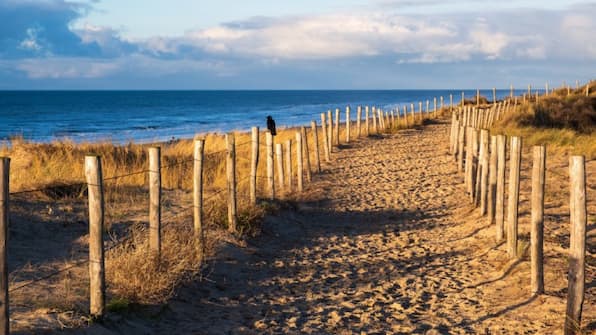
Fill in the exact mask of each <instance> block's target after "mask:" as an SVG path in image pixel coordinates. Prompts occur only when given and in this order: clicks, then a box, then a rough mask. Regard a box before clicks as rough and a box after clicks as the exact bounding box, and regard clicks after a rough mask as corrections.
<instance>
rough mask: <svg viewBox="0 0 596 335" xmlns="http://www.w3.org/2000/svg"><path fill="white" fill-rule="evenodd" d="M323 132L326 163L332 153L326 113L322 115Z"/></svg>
mask: <svg viewBox="0 0 596 335" xmlns="http://www.w3.org/2000/svg"><path fill="white" fill-rule="evenodd" d="M321 131H322V133H323V149H324V152H325V161H326V162H329V161H330V157H329V153H330V152H331V151H330V150H329V139H328V138H327V124H326V122H325V113H321ZM286 151H287V150H286Z"/></svg>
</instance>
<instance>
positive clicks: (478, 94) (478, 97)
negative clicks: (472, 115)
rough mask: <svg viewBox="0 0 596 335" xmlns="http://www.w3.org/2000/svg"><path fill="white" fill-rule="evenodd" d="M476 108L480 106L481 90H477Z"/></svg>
mask: <svg viewBox="0 0 596 335" xmlns="http://www.w3.org/2000/svg"><path fill="white" fill-rule="evenodd" d="M476 106H480V90H479V89H477V90H476Z"/></svg>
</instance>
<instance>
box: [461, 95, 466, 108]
mask: <svg viewBox="0 0 596 335" xmlns="http://www.w3.org/2000/svg"><path fill="white" fill-rule="evenodd" d="M465 105H466V96H465V94H464V91H462V92H461V106H462V107H464V106H465Z"/></svg>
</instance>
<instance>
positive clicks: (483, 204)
mask: <svg viewBox="0 0 596 335" xmlns="http://www.w3.org/2000/svg"><path fill="white" fill-rule="evenodd" d="M488 139H489V134H488V130H487V129H482V130H481V131H480V160H481V162H480V167H481V168H482V174H481V175H480V197H479V198H480V215H486V211H487V207H488V168H489V166H488V163H489V151H488V150H489V148H488Z"/></svg>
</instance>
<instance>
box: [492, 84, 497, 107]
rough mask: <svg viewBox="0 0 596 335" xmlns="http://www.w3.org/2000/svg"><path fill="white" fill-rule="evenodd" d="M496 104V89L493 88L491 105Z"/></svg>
mask: <svg viewBox="0 0 596 335" xmlns="http://www.w3.org/2000/svg"><path fill="white" fill-rule="evenodd" d="M496 103H497V89H496V88H495V87H493V104H496Z"/></svg>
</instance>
